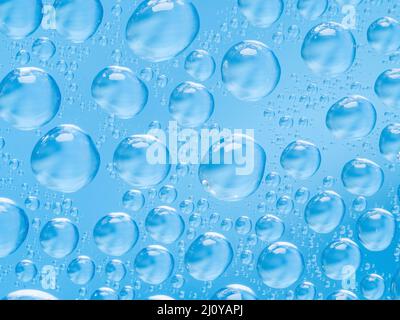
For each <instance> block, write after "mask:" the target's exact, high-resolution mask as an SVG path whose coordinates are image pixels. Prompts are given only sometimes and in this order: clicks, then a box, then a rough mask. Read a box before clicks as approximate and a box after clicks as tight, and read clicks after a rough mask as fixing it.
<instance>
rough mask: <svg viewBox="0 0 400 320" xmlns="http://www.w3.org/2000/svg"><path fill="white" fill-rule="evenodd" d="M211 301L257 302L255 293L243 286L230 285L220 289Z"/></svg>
mask: <svg viewBox="0 0 400 320" xmlns="http://www.w3.org/2000/svg"><path fill="white" fill-rule="evenodd" d="M211 300H257V297H256V294H255V292H254V291H253V290H252V289H250V288H249V287H246V286H243V285H241V284H230V285H227V286H226V287H223V288H221V289H219V290H218V291H217V292H216V293H215V294H214V296H213V297H212V298H211Z"/></svg>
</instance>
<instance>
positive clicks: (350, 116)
mask: <svg viewBox="0 0 400 320" xmlns="http://www.w3.org/2000/svg"><path fill="white" fill-rule="evenodd" d="M375 123H376V111H375V107H374V105H373V104H372V103H371V102H370V101H369V100H368V99H366V98H364V97H362V96H357V95H353V96H349V97H345V98H343V99H340V100H339V101H338V102H336V103H335V104H334V105H333V106H332V107H331V108H330V109H329V111H328V113H327V115H326V126H327V127H328V129H329V130H330V131H331V133H332V134H333V135H334V136H335V138H338V139H359V138H363V137H366V136H367V135H369V134H370V133H371V131H372V130H373V129H374V127H375Z"/></svg>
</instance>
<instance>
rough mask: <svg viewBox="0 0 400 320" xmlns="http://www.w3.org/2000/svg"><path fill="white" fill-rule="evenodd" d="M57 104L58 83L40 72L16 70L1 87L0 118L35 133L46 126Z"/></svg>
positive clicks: (26, 69)
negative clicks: (35, 130)
mask: <svg viewBox="0 0 400 320" xmlns="http://www.w3.org/2000/svg"><path fill="white" fill-rule="evenodd" d="M60 104H61V93H60V90H59V88H58V86H57V83H56V82H55V80H54V79H53V77H52V76H50V75H49V74H48V73H46V72H45V71H43V70H41V69H38V68H33V67H26V68H18V69H15V70H13V71H11V72H10V73H9V74H8V75H7V76H6V77H5V78H4V79H3V80H2V82H1V84H0V116H1V117H2V118H3V119H4V120H5V121H7V122H8V123H10V124H11V125H12V126H14V127H15V128H17V129H19V130H34V129H38V128H40V127H42V126H44V125H45V124H47V123H49V122H50V121H51V120H52V119H53V118H54V116H55V115H56V114H57V112H58V110H59V108H60Z"/></svg>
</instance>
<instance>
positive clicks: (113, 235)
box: [93, 212, 139, 256]
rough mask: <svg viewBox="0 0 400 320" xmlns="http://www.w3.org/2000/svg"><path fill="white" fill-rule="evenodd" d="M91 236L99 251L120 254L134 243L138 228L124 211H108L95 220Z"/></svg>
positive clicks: (125, 251)
mask: <svg viewBox="0 0 400 320" xmlns="http://www.w3.org/2000/svg"><path fill="white" fill-rule="evenodd" d="M93 238H94V241H95V243H96V245H97V247H98V248H99V250H100V251H102V252H104V253H105V254H108V255H110V256H122V255H124V254H125V253H127V252H128V251H129V250H131V249H132V248H133V246H134V245H135V244H136V242H137V240H138V238H139V229H138V227H137V225H136V222H135V221H133V219H132V218H131V217H130V216H129V215H127V214H126V213H121V212H118V213H109V214H108V215H106V216H104V217H103V218H101V219H100V220H99V221H98V222H97V224H96V226H95V227H94V230H93Z"/></svg>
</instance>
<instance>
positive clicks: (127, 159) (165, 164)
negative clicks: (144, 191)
mask: <svg viewBox="0 0 400 320" xmlns="http://www.w3.org/2000/svg"><path fill="white" fill-rule="evenodd" d="M159 160H161V161H159ZM114 164H115V166H116V170H117V173H118V175H119V176H120V177H121V179H122V180H124V181H125V182H127V183H129V184H130V185H132V186H133V187H136V188H149V187H153V186H156V185H158V184H159V183H161V182H162V181H163V180H164V179H165V178H166V177H167V175H168V173H169V171H170V168H171V165H170V163H169V151H168V148H167V147H166V146H165V145H164V144H163V143H162V142H161V141H160V140H159V139H157V138H155V137H154V136H151V135H134V136H131V137H128V138H126V139H124V140H123V141H122V142H121V143H120V144H119V145H118V147H117V149H116V150H115V153H114Z"/></svg>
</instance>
